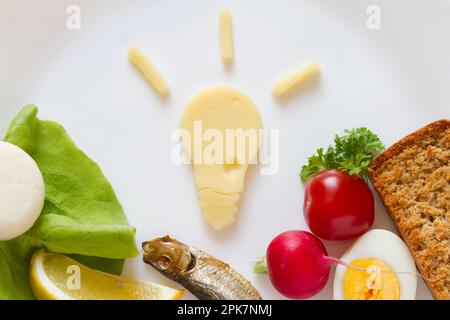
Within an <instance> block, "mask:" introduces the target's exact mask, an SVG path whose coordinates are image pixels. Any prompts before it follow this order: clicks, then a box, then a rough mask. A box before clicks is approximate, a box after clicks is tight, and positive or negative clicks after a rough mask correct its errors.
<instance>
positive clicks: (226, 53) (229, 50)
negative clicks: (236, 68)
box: [219, 10, 233, 62]
mask: <svg viewBox="0 0 450 320" xmlns="http://www.w3.org/2000/svg"><path fill="white" fill-rule="evenodd" d="M219 21H220V27H219V28H220V54H221V56H222V60H223V61H224V62H230V61H231V60H232V59H233V30H232V23H231V15H230V12H229V11H226V10H222V11H221V12H220V16H219Z"/></svg>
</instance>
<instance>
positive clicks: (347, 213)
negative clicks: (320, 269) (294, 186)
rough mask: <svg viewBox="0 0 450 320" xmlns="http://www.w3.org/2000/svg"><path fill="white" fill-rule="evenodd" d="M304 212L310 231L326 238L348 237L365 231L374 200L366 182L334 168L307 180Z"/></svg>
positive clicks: (370, 219)
mask: <svg viewBox="0 0 450 320" xmlns="http://www.w3.org/2000/svg"><path fill="white" fill-rule="evenodd" d="M303 214H304V216H305V220H306V223H307V224H308V226H309V228H310V229H311V231H312V232H313V233H314V234H315V235H317V236H318V237H320V238H322V239H326V240H347V239H352V238H355V237H358V236H360V235H362V234H363V233H364V232H366V231H367V230H368V229H369V228H370V227H371V226H372V224H373V220H374V200H373V195H372V191H370V189H369V187H368V186H367V184H366V183H365V182H364V180H362V179H361V178H359V177H358V176H355V175H349V174H348V173H346V172H342V171H339V170H336V169H330V170H326V171H323V172H320V173H318V174H316V175H315V176H313V177H312V178H310V180H309V181H308V182H307V183H306V190H305V200H304V203H303Z"/></svg>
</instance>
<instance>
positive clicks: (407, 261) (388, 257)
mask: <svg viewBox="0 0 450 320" xmlns="http://www.w3.org/2000/svg"><path fill="white" fill-rule="evenodd" d="M361 258H376V259H379V260H382V261H384V262H385V263H387V264H388V265H389V266H390V267H391V268H392V269H393V270H394V271H396V272H411V273H413V274H411V275H409V274H397V279H398V282H399V286H400V300H414V299H415V298H416V289H417V275H415V273H416V272H417V271H416V265H415V262H414V259H413V257H412V255H411V253H410V252H409V249H408V247H407V246H406V244H405V243H404V242H403V241H402V240H401V239H400V238H399V237H398V236H397V235H396V234H394V233H392V232H390V231H387V230H381V229H374V230H371V231H369V232H367V233H366V234H364V235H362V236H361V237H360V238H359V239H358V240H356V241H355V243H354V244H353V245H352V246H351V247H350V248H349V249H348V250H347V252H346V253H345V254H344V255H343V256H342V257H341V260H342V261H344V262H347V263H351V262H352V261H353V260H355V259H361ZM346 271H347V268H346V267H344V266H341V265H338V266H337V267H336V273H335V277H334V287H333V298H334V300H343V299H344V276H345V272H346Z"/></svg>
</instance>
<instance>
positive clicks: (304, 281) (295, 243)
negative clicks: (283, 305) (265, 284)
mask: <svg viewBox="0 0 450 320" xmlns="http://www.w3.org/2000/svg"><path fill="white" fill-rule="evenodd" d="M266 257H267V268H268V272H269V277H270V281H271V282H272V284H273V286H274V287H275V288H276V289H277V290H278V291H279V292H280V293H281V294H283V295H285V296H286V297H288V298H293V299H305V298H309V297H311V296H313V295H315V294H317V293H318V292H319V291H321V290H322V289H323V287H324V286H325V284H326V283H327V280H328V276H329V274H330V266H331V265H332V264H333V263H334V261H333V260H331V259H329V258H328V256H327V250H326V249H325V246H324V245H323V244H322V242H321V241H320V240H319V239H318V238H317V237H316V236H314V235H313V234H311V233H309V232H307V231H287V232H283V233H281V234H280V235H278V236H277V237H275V239H273V240H272V242H270V244H269V247H268V248H267V253H266Z"/></svg>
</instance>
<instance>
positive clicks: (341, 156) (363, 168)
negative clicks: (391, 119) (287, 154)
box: [300, 128, 384, 182]
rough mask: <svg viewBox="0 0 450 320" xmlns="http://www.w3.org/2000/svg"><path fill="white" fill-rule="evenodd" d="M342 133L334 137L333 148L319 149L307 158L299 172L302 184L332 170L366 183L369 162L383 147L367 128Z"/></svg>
mask: <svg viewBox="0 0 450 320" xmlns="http://www.w3.org/2000/svg"><path fill="white" fill-rule="evenodd" d="M344 133H345V134H344V135H343V136H338V135H336V136H335V138H334V147H333V146H329V147H328V149H327V150H326V151H324V149H323V148H319V149H317V153H316V154H314V155H313V156H311V157H310V158H308V164H307V165H304V166H303V167H302V169H301V171H300V178H301V180H302V182H305V181H306V180H307V179H308V178H309V177H311V176H313V175H315V174H317V173H319V172H321V171H324V170H327V169H333V168H334V169H339V170H341V171H346V172H348V173H349V174H352V175H353V174H356V175H358V176H360V177H361V178H363V179H364V180H366V181H368V175H367V171H368V169H369V165H370V161H371V160H372V159H373V158H374V157H375V156H376V155H377V154H378V153H380V152H381V151H383V150H384V145H383V143H382V142H381V140H380V138H378V136H377V135H376V134H374V133H373V132H371V131H370V130H369V129H367V128H357V129H351V130H345V131H344Z"/></svg>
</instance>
